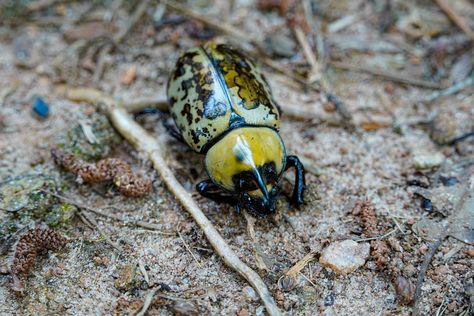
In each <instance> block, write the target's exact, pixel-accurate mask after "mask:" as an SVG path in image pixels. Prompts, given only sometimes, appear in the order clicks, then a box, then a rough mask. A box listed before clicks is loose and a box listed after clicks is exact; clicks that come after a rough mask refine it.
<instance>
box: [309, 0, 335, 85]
mask: <svg viewBox="0 0 474 316" xmlns="http://www.w3.org/2000/svg"><path fill="white" fill-rule="evenodd" d="M303 10H304V14H305V19H306V21H307V22H308V24H309V25H310V27H311V33H312V34H313V38H314V42H315V44H316V51H317V53H318V55H317V58H316V60H317V62H318V67H319V71H320V84H321V85H322V87H323V88H324V89H325V90H328V91H329V90H331V89H330V86H329V82H327V80H326V77H325V76H324V74H325V71H326V66H327V65H326V62H327V55H326V47H325V43H324V36H323V32H322V31H321V25H320V23H319V22H318V21H316V20H315V19H314V12H313V9H312V3H311V1H310V0H304V1H303Z"/></svg>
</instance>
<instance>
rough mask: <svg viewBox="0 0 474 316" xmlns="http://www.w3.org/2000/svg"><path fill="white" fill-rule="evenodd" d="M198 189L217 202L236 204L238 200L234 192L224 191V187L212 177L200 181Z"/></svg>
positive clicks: (203, 194)
mask: <svg viewBox="0 0 474 316" xmlns="http://www.w3.org/2000/svg"><path fill="white" fill-rule="evenodd" d="M196 190H197V191H198V192H199V194H201V195H202V196H204V197H206V198H208V199H211V200H213V201H215V202H217V203H227V204H230V205H234V206H235V205H237V200H236V199H235V197H234V196H233V195H232V194H230V193H227V192H224V191H222V189H221V188H219V187H218V186H217V185H216V184H215V183H214V182H212V180H210V179H207V180H204V181H201V182H199V183H198V184H197V185H196Z"/></svg>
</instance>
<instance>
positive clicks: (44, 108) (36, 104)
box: [33, 97, 49, 119]
mask: <svg viewBox="0 0 474 316" xmlns="http://www.w3.org/2000/svg"><path fill="white" fill-rule="evenodd" d="M33 111H34V112H35V113H36V114H37V115H38V116H39V117H40V118H42V119H45V118H47V117H48V115H49V105H48V103H46V102H45V101H44V100H43V99H42V98H41V97H36V98H35V99H34V101H33Z"/></svg>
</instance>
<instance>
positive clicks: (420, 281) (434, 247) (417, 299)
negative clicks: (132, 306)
mask: <svg viewBox="0 0 474 316" xmlns="http://www.w3.org/2000/svg"><path fill="white" fill-rule="evenodd" d="M445 237H446V235H443V236H441V237H440V238H439V239H438V240H437V241H435V242H434V243H432V244H431V245H430V248H429V249H430V250H429V251H428V253H427V254H426V256H425V259H424V260H423V263H422V264H421V268H420V272H418V277H417V278H416V288H415V297H414V299H413V301H414V306H413V315H415V316H418V315H421V314H420V306H419V305H420V304H419V303H420V297H421V286H422V285H423V280H424V279H425V274H426V271H427V270H428V267H429V266H430V262H431V260H432V259H433V256H434V255H435V253H436V251H437V250H438V247H439V246H440V245H441V243H442V242H443V240H444V238H445Z"/></svg>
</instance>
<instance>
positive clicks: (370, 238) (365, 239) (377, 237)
mask: <svg viewBox="0 0 474 316" xmlns="http://www.w3.org/2000/svg"><path fill="white" fill-rule="evenodd" d="M397 230H398V227H397V228H395V229H392V230H391V231H389V232H388V233H386V234H383V235H381V236H376V237H369V238H361V239H353V240H354V241H357V242H362V241H369V240H382V239H385V238H387V237H388V236H390V235H392V234H393V233H394V232H396V231H397Z"/></svg>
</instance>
